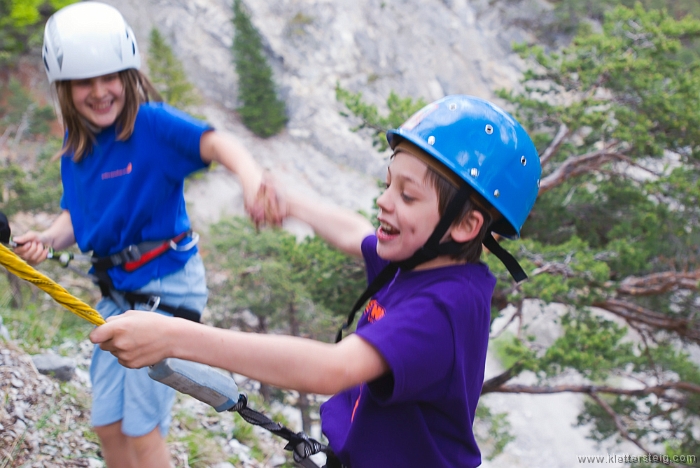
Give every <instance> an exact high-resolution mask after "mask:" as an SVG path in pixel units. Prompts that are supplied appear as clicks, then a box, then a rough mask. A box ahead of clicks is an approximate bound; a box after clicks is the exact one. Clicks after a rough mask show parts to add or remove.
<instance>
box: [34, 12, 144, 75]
mask: <svg viewBox="0 0 700 468" xmlns="http://www.w3.org/2000/svg"><path fill="white" fill-rule="evenodd" d="M42 56H43V59H44V66H45V67H46V75H47V76H48V77H49V83H53V82H54V81H56V80H74V79H82V78H94V77H96V76H102V75H107V74H109V73H114V72H118V71H121V70H126V69H128V68H135V69H139V68H140V67H141V56H140V55H139V49H138V46H137V45H136V37H134V33H133V31H132V30H131V28H130V27H129V25H128V24H126V21H124V17H123V16H122V15H121V13H119V11H118V10H117V9H116V8H114V7H112V6H110V5H106V4H104V3H98V2H80V3H74V4H72V5H69V6H67V7H64V8H61V9H60V10H58V11H57V12H56V13H54V14H53V15H52V16H51V18H49V20H48V21H47V22H46V28H45V30H44V47H43V49H42Z"/></svg>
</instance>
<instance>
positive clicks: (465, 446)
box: [321, 236, 496, 468]
mask: <svg viewBox="0 0 700 468" xmlns="http://www.w3.org/2000/svg"><path fill="white" fill-rule="evenodd" d="M376 246H377V238H376V237H375V236H368V237H367V238H365V239H364V241H363V242H362V252H363V255H364V257H365V263H366V267H367V276H368V280H369V281H370V282H371V281H372V279H373V278H374V277H375V276H376V275H377V274H378V273H379V272H380V271H381V270H382V268H383V267H384V266H385V265H386V264H387V262H386V261H384V260H382V259H381V258H379V256H378V255H377V251H376ZM495 285H496V279H495V278H494V276H493V275H492V274H491V272H490V271H489V269H488V267H487V266H486V265H484V264H483V263H470V264H465V265H451V266H446V267H440V268H435V269H431V270H425V271H405V272H404V271H399V272H398V274H397V275H396V277H395V278H394V279H393V280H392V281H391V282H389V283H387V285H385V286H384V287H383V288H382V289H381V290H380V291H379V292H378V293H377V294H375V296H374V297H373V298H372V300H371V301H370V302H369V304H368V305H367V307H366V309H365V311H364V313H363V314H362V317H361V318H360V320H359V322H358V324H357V331H356V333H357V335H359V336H360V337H362V338H363V339H364V340H366V341H367V342H369V343H370V344H372V345H373V346H374V347H375V348H376V349H377V350H378V351H379V352H380V353H381V354H382V356H383V357H384V359H386V361H387V363H388V364H389V367H390V369H391V372H390V373H389V374H386V375H384V376H383V377H380V378H379V379H377V380H374V381H372V382H369V383H363V384H361V385H360V386H358V387H354V388H351V389H348V390H345V391H343V392H340V393H339V394H337V395H335V396H334V397H332V398H331V399H330V400H328V401H327V402H326V403H324V404H323V405H322V406H321V420H322V427H323V433H324V434H325V435H326V437H328V440H329V443H330V446H331V448H332V449H333V451H334V452H335V453H336V455H337V456H338V458H340V460H341V461H342V462H343V464H345V465H347V466H349V467H351V468H375V467H378V466H400V467H404V468H405V467H416V468H425V467H431V468H432V467H441V468H444V467H454V468H468V467H476V466H479V465H480V464H481V453H480V452H479V448H478V447H477V444H476V441H475V439H474V434H473V431H472V424H473V422H474V414H475V412H476V405H477V402H478V401H479V395H480V394H481V386H482V384H483V381H484V366H485V362H486V348H487V345H488V335H489V322H490V316H491V314H490V310H491V296H492V294H493V289H494V286H495Z"/></svg>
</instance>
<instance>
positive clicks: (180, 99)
mask: <svg viewBox="0 0 700 468" xmlns="http://www.w3.org/2000/svg"><path fill="white" fill-rule="evenodd" d="M148 68H149V71H150V74H149V76H150V78H151V81H152V82H153V85H154V86H155V87H156V89H157V90H158V92H159V93H160V94H161V96H162V97H163V99H164V100H165V102H167V103H168V104H170V105H172V106H175V107H178V108H180V109H187V108H188V107H190V106H194V105H197V104H199V103H200V98H199V95H198V94H197V93H196V91H195V89H194V86H192V83H190V82H189V81H187V75H186V74H185V70H184V68H183V67H182V64H181V63H180V62H179V61H178V59H177V57H175V54H173V50H172V49H171V48H170V46H169V45H168V43H167V42H166V41H165V38H164V37H163V35H162V34H161V33H160V31H158V29H156V28H153V29H151V34H150V36H149V56H148Z"/></svg>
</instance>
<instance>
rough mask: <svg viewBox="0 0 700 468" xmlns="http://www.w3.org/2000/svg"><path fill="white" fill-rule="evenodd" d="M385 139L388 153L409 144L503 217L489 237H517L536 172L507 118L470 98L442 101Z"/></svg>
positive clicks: (523, 135) (524, 138)
mask: <svg viewBox="0 0 700 468" xmlns="http://www.w3.org/2000/svg"><path fill="white" fill-rule="evenodd" d="M386 137H387V140H388V141H389V145H390V146H391V148H392V149H393V148H394V147H395V146H396V145H397V144H398V143H399V142H401V140H404V139H405V140H408V141H410V142H411V143H413V144H414V145H416V146H418V147H420V148H421V149H422V150H424V151H425V152H427V153H428V154H429V155H431V156H433V157H434V158H435V159H437V160H438V161H440V162H441V163H442V164H444V165H445V166H446V167H447V168H448V169H450V170H451V171H453V172H454V173H455V174H457V175H458V176H459V177H460V178H461V179H462V180H464V181H465V182H466V183H467V184H469V186H471V187H472V188H473V189H474V190H476V191H477V192H478V193H479V194H480V195H481V196H482V197H483V198H484V199H485V200H486V201H488V202H489V203H490V204H491V205H492V206H493V207H494V208H495V209H496V210H497V211H498V212H499V213H500V214H501V215H502V216H503V218H501V219H499V220H496V221H495V222H494V223H493V224H492V226H491V231H492V232H495V233H496V234H500V235H502V236H505V237H510V238H516V237H519V236H520V229H521V228H522V226H523V224H524V223H525V220H526V219H527V216H528V214H529V213H530V210H531V209H532V206H533V205H534V204H535V199H536V198H537V192H538V190H539V186H540V175H541V173H542V168H541V165H540V158H539V155H538V154H537V150H536V149H535V145H534V144H533V143H532V140H531V139H530V137H529V136H528V134H527V132H526V131H525V129H523V127H522V126H521V125H520V124H519V123H518V122H517V121H516V120H515V119H514V118H513V117H512V116H511V115H510V114H508V113H507V112H505V111H503V110H502V109H500V108H499V107H497V106H495V105H493V104H491V103H490V102H488V101H485V100H483V99H479V98H477V97H474V96H465V95H453V96H447V97H444V98H442V99H440V100H438V101H435V102H433V103H431V104H428V105H427V106H426V107H424V108H423V109H421V110H420V111H418V112H416V113H415V114H414V115H413V116H412V117H411V118H410V119H408V120H407V121H406V122H405V123H404V124H403V125H401V126H400V127H399V128H397V129H395V130H390V131H388V132H387V135H386Z"/></svg>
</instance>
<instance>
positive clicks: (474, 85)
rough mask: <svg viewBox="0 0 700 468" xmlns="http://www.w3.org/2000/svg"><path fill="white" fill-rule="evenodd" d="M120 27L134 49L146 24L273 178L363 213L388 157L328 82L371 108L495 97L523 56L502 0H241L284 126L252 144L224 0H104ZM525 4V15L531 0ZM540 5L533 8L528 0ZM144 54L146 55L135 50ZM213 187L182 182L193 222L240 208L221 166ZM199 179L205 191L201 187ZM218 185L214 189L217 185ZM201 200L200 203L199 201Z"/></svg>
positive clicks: (208, 107) (523, 35)
mask: <svg viewBox="0 0 700 468" xmlns="http://www.w3.org/2000/svg"><path fill="white" fill-rule="evenodd" d="M106 3H110V4H113V5H114V6H116V7H117V8H119V9H120V10H121V11H122V13H123V14H124V16H125V17H126V19H127V21H128V22H129V23H130V25H131V26H132V28H133V29H134V32H135V33H136V36H137V38H138V39H139V45H140V47H141V50H142V51H145V50H146V49H147V46H148V34H149V32H150V30H151V28H153V27H157V28H158V29H159V30H160V32H161V33H162V34H163V35H164V36H165V37H166V38H167V39H168V41H169V43H170V44H171V46H172V47H173V50H174V52H175V54H176V55H177V56H178V58H179V59H180V60H181V62H182V63H183V65H184V67H185V69H186V71H187V73H188V76H189V78H190V80H191V82H192V83H194V84H195V85H196V86H197V88H198V89H199V90H200V92H201V93H202V95H203V96H204V97H205V100H206V103H205V104H204V105H203V106H202V108H201V109H200V113H201V114H203V115H205V116H206V117H207V119H209V121H210V122H212V123H213V124H214V125H215V126H217V127H218V128H223V129H226V130H228V131H231V132H232V133H234V134H236V135H237V136H238V137H239V138H240V139H241V140H242V141H243V142H244V143H245V144H246V145H247V146H248V148H250V149H251V151H252V152H253V154H254V155H255V156H256V158H257V159H258V160H259V161H260V162H261V163H262V164H264V165H265V166H266V167H268V168H270V169H271V170H272V171H273V172H274V173H275V174H277V175H278V177H279V178H280V179H281V181H282V183H283V184H285V185H289V186H294V187H295V188H298V189H300V190H302V191H308V192H309V193H313V194H317V195H320V196H323V197H325V198H328V199H331V200H333V201H335V202H336V203H340V204H342V205H344V206H347V207H352V208H362V209H365V210H367V211H369V209H370V208H371V206H372V200H373V199H374V198H375V197H376V195H377V186H376V182H375V180H376V179H377V178H383V177H384V171H385V167H386V164H387V159H386V158H387V155H386V154H384V155H382V154H379V153H377V151H376V150H375V149H374V148H373V147H372V146H371V143H370V140H369V138H367V136H363V135H359V134H356V133H353V132H351V131H350V128H351V127H352V126H353V125H354V124H355V123H354V122H352V121H350V120H349V119H347V118H346V117H343V116H341V115H340V114H339V112H340V111H342V110H343V108H342V106H341V104H340V103H338V102H337V101H336V99H335V86H336V83H339V84H340V85H341V86H343V87H344V88H347V89H350V90H351V91H353V92H358V91H360V92H362V93H363V95H364V97H365V98H366V100H367V101H369V102H370V103H373V104H376V105H379V106H380V109H381V106H382V105H383V104H384V102H385V100H386V97H387V96H388V94H389V92H390V91H392V90H393V91H396V92H397V93H398V94H399V95H401V96H411V97H414V98H418V97H422V98H424V99H425V100H426V101H431V100H434V99H437V98H440V97H443V96H444V95H446V94H473V95H476V96H480V97H483V98H487V99H493V98H494V90H495V89H498V88H513V87H515V86H517V83H518V77H519V76H520V73H521V69H522V63H521V61H520V59H519V58H518V57H517V56H516V55H514V54H513V53H512V51H511V43H512V42H522V41H524V40H527V39H529V36H528V34H527V32H525V31H523V30H521V29H518V28H516V27H513V26H508V24H510V23H512V21H511V19H512V18H510V17H509V15H511V14H512V12H513V11H515V7H514V6H513V4H510V3H505V6H498V5H499V3H496V2H492V1H488V0H471V1H469V0H443V1H437V0H435V1H431V2H424V1H421V0H405V1H399V2H386V1H381V0H334V1H327V0H304V1H296V0H294V1H293V0H268V1H264V2H260V1H250V0H244V4H245V5H246V6H247V7H248V9H249V11H250V13H251V17H252V20H253V23H254V24H255V26H256V27H257V28H258V30H259V31H260V33H261V35H262V37H263V41H264V43H265V45H266V48H267V53H268V59H269V62H270V64H271V65H272V67H273V69H274V72H275V79H276V82H277V83H278V86H279V93H280V96H281V97H282V98H283V99H284V101H285V102H286V104H287V109H288V113H289V124H288V126H287V129H286V130H285V131H284V132H282V134H280V135H278V136H275V137H272V138H269V139H267V140H263V139H260V138H257V137H255V136H254V135H252V134H251V133H250V132H248V131H247V130H246V129H245V128H243V127H242V125H241V124H240V122H239V121H238V119H237V117H236V116H235V113H234V112H233V111H234V110H235V108H236V106H237V77H236V74H235V71H234V66H233V63H232V62H233V58H232V55H231V44H232V42H233V34H234V32H233V26H232V23H231V18H232V6H231V4H232V2H231V1H230V0H187V1H184V0H106ZM532 5H533V6H532V7H530V6H528V7H527V8H525V9H524V11H528V12H530V14H533V12H534V11H536V9H535V6H534V5H535V3H534V1H533V3H532ZM536 8H541V7H539V6H538V7H536ZM146 53H147V51H146ZM212 178H213V179H214V180H215V181H214V185H219V186H217V189H215V190H214V189H210V188H208V187H207V186H208V185H209V184H208V183H204V184H192V185H193V187H192V188H193V189H194V190H195V192H194V193H195V196H194V197H192V198H193V206H192V209H191V212H192V216H193V218H194V222H195V224H196V223H198V222H199V223H201V224H206V223H208V222H211V221H213V220H216V219H217V218H218V217H219V215H220V214H222V213H241V212H242V208H241V206H242V203H241V199H240V193H239V191H238V189H237V187H232V185H234V184H231V183H229V181H228V180H227V176H225V175H224V174H219V175H214V176H213V177H212ZM201 185H205V187H201ZM222 186H223V187H226V188H225V189H224V190H222V188H223V187H222ZM203 200H204V201H203Z"/></svg>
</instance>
